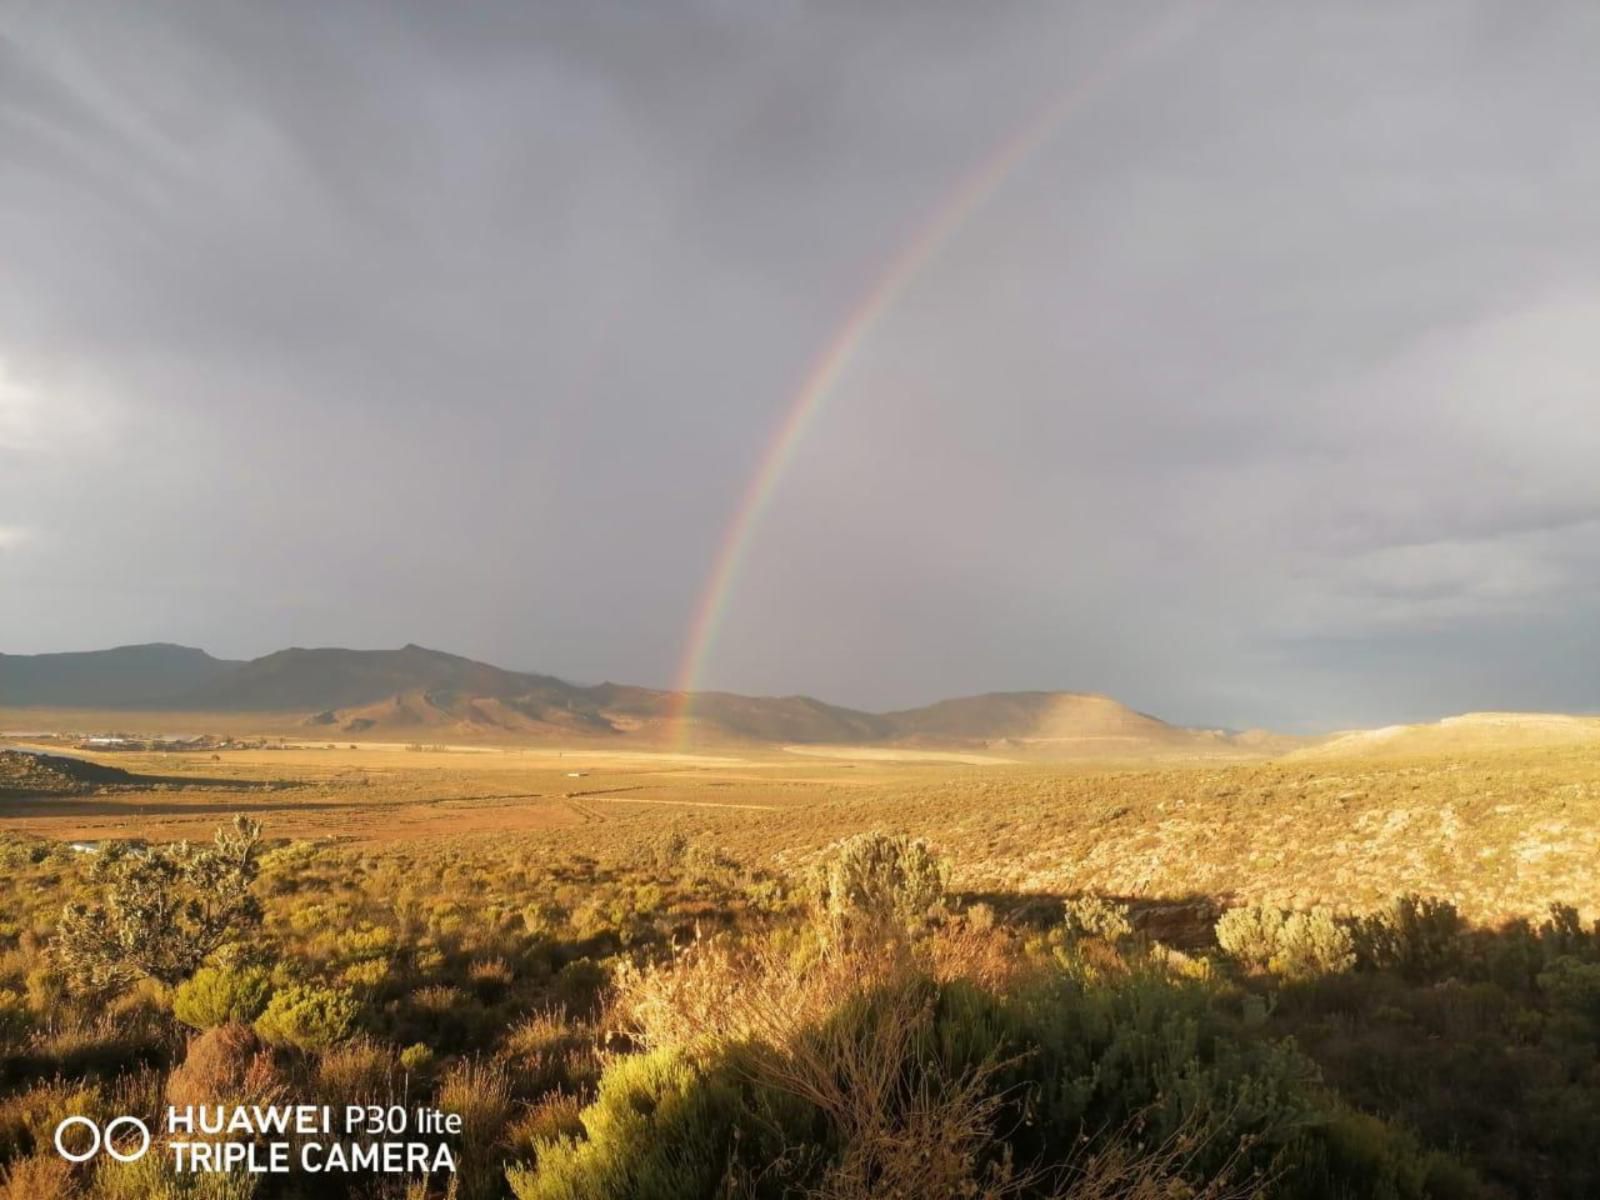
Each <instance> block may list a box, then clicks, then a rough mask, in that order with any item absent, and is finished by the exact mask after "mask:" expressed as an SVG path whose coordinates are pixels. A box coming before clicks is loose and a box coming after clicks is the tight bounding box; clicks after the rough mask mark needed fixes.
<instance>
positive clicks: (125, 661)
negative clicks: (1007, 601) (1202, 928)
mask: <svg viewBox="0 0 1600 1200" xmlns="http://www.w3.org/2000/svg"><path fill="white" fill-rule="evenodd" d="M10 664H21V665H20V666H10ZM0 665H4V666H8V667H9V669H8V673H7V674H6V675H5V676H3V678H4V679H5V680H6V681H7V682H8V687H7V688H6V690H5V693H4V695H3V697H0V703H3V704H4V705H7V706H11V707H16V708H26V707H46V706H50V707H57V708H84V709H98V710H125V711H139V710H143V711H146V712H151V713H153V712H155V711H157V710H161V711H165V712H170V713H182V714H185V716H184V718H183V723H184V725H185V727H188V726H190V725H192V724H193V723H194V722H193V720H192V715H193V714H205V713H214V714H219V715H220V714H248V713H261V714H275V715H276V716H277V717H278V718H280V719H282V718H283V717H285V716H287V717H289V718H290V719H291V720H298V721H299V722H300V723H301V724H302V725H303V726H304V727H306V728H308V729H312V730H317V731H326V732H327V733H328V734H335V733H338V734H347V735H362V734H364V735H372V736H384V737H389V738H393V739H396V740H399V739H406V740H413V739H426V740H430V741H433V740H449V739H456V738H463V739H475V738H489V739H517V740H521V739H527V740H534V741H537V740H557V739H566V738H573V737H578V738H584V739H588V738H600V739H606V740H615V739H621V738H626V739H630V740H633V741H636V742H639V743H641V744H660V743H664V742H668V741H679V740H685V739H686V740H688V741H692V742H695V743H703V744H718V743H732V744H750V743H756V744H767V745H788V744H796V745H835V746H841V745H842V746H871V745H877V746H885V747H895V746H904V747H915V748H930V747H939V746H945V747H952V748H960V749H974V748H976V749H983V750H996V749H999V750H1004V751H1006V752H1007V753H1021V754H1024V755H1027V756H1032V757H1043V758H1076V757H1133V756H1140V755H1145V754H1150V753H1178V754H1202V755H1212V754H1218V753H1225V754H1251V755H1253V756H1261V755H1265V754H1269V753H1273V752H1277V751H1281V749H1283V748H1284V747H1283V746H1282V745H1280V744H1279V742H1278V741H1276V740H1274V739H1272V738H1271V737H1270V736H1263V735H1250V736H1249V737H1234V736H1233V735H1227V734H1220V733H1214V732H1210V731H1204V730H1191V729H1183V728H1180V727H1177V726H1173V725H1169V724H1167V723H1166V722H1164V721H1161V720H1158V719H1157V718H1155V717H1152V716H1149V715H1146V714H1144V713H1140V712H1136V711H1134V710H1133V709H1131V708H1129V707H1127V706H1126V705H1124V704H1121V703H1119V702H1117V701H1116V700H1113V699H1111V698H1110V697H1107V696H1099V695H1089V694H1083V693H1076V692H1003V693H990V694H987V695H981V696H970V697H965V698H961V699H954V700H944V701H940V702H939V703H936V704H931V705H928V706H926V707H923V708H916V709H907V710H904V711H900V712H891V713H883V714H876V713H868V712H861V711H858V710H855V709H849V708H843V707H840V706H838V705H832V704H828V703H825V702H824V701H821V700H817V699H814V698H812V697H809V696H742V695H737V694H734V693H731V692H701V693H696V694H695V695H694V696H693V697H692V698H691V699H690V701H689V702H688V703H687V704H685V698H684V696H683V695H682V694H681V693H677V692H670V691H663V690H658V689H653V688H644V687H634V686H629V685H625V684H614V683H602V684H598V685H595V686H582V685H579V684H573V683H568V682H566V681H564V680H561V679H557V678H555V677H553V676H549V675H540V674H534V673H531V672H524V671H508V670H505V669H503V668H501V667H496V666H493V665H491V664H489V663H484V662H478V661H476V660H473V659H469V658H464V657H462V656H460V655H456V654H447V653H444V652H442V651H438V650H429V649H426V648H424V647H422V646H417V645H407V646H403V647H401V648H400V649H398V650H345V649H339V648H331V647H330V648H322V649H303V648H299V647H296V648H292V649H288V650H280V651H278V652H276V653H273V654H268V655H265V656H264V657H261V658H257V659H253V660H251V661H249V662H242V663H241V662H226V661H223V660H220V659H214V658H212V657H210V656H209V655H207V654H205V652H204V651H200V650H191V649H188V648H185V647H179V646H135V647H124V648H122V649H118V650H109V651H103V652H98V653H94V652H91V653H86V654H63V655H41V656H37V657H36V658H32V659H29V658H22V657H17V656H12V657H10V658H0ZM685 723H686V724H685ZM1251 737H1254V738H1255V740H1254V741H1251V740H1250V738H1251Z"/></svg>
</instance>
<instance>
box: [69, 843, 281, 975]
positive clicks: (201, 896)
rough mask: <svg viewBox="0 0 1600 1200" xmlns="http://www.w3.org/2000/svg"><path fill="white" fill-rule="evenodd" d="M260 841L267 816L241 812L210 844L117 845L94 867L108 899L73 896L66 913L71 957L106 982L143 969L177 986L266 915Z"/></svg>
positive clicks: (78, 969) (81, 970) (79, 970)
mask: <svg viewBox="0 0 1600 1200" xmlns="http://www.w3.org/2000/svg"><path fill="white" fill-rule="evenodd" d="M260 840H261V825H260V823H259V822H257V821H252V820H250V819H248V818H246V817H243V816H240V817H237V818H235V820H234V823H233V829H232V831H231V832H230V831H229V830H228V829H227V828H226V827H224V828H222V829H219V830H217V835H216V838H215V840H214V841H213V843H212V844H211V845H210V846H205V847H201V846H193V845H191V844H190V843H188V842H179V843H177V844H176V845H171V846H158V847H154V848H152V849H149V850H144V851H138V850H134V849H133V848H131V847H129V846H128V845H127V844H126V843H117V844H114V845H112V846H110V847H108V848H107V849H106V850H105V851H104V852H103V853H102V854H100V855H99V856H98V857H97V858H96V861H95V864H94V868H93V870H92V872H91V879H92V880H93V881H94V882H95V883H97V884H99V885H101V887H102V889H103V892H104V903H102V904H96V905H86V904H81V903H73V904H69V905H67V907H66V909H65V910H64V911H63V912H62V915H61V931H60V938H59V942H58V945H59V949H60V953H61V956H62V959H63V960H64V961H65V962H66V963H67V965H68V966H69V968H71V970H72V971H73V972H74V973H75V974H77V975H78V976H79V977H81V978H83V979H85V980H86V981H88V982H89V983H90V984H91V985H93V986H96V987H102V986H119V987H120V986H126V985H127V984H128V983H129V982H131V981H132V980H133V979H136V978H138V977H139V976H141V975H142V976H147V977H149V978H151V979H156V980H159V981H160V982H162V983H165V984H168V985H172V984H176V983H179V982H180V981H182V980H184V979H187V978H188V977H189V976H190V975H192V974H194V972H195V971H196V970H198V969H199V968H200V966H201V964H203V963H204V962H205V960H206V959H207V958H208V957H210V956H211V954H212V953H213V952H215V951H216V950H217V949H218V948H220V947H221V946H223V945H224V944H225V943H227V942H229V941H231V940H234V939H236V938H238V937H240V936H242V935H243V934H244V933H245V932H246V931H247V930H249V929H251V928H253V927H255V926H256V925H258V924H260V922H261V905H260V902H259V901H257V900H256V898H255V896H254V895H252V894H251V891H250V886H251V884H252V883H254V882H255V878H256V875H257V873H258V871H259V869H260V868H259V864H258V862H257V858H256V852H257V847H258V843H259V842H260Z"/></svg>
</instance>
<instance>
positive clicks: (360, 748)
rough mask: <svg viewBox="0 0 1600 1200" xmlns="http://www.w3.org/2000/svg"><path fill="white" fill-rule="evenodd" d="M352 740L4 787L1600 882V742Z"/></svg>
mask: <svg viewBox="0 0 1600 1200" xmlns="http://www.w3.org/2000/svg"><path fill="white" fill-rule="evenodd" d="M349 746H350V744H349V743H343V744H340V745H338V746H337V747H335V748H331V749H330V748H327V745H326V744H325V743H318V744H310V743H307V744H301V745H294V744H291V745H289V746H288V748H286V749H281V750H278V749H274V750H244V751H230V752H226V753H222V754H217V755H212V754H196V755H187V754H128V753H115V754H101V755H93V754H82V753H79V756H80V757H83V758H85V759H87V760H90V761H94V762H98V763H101V764H104V765H107V766H113V767H120V768H122V769H124V770H127V771H130V772H133V773H135V774H137V775H140V776H143V777H147V778H150V779H152V780H154V781H155V782H152V783H151V784H150V785H149V786H148V787H138V788H132V789H115V790H109V791H104V792H100V793H91V794H87V795H78V796H58V797H28V796H26V795H18V794H8V793H6V792H5V791H3V790H0V821H4V824H5V827H6V828H7V829H10V830H12V831H15V832H20V833H28V834H37V835H40V836H44V837H50V838H55V839H62V840H77V841H95V840H100V839H106V838H121V837H135V838H145V839H150V840H158V841H159V840H172V839H177V838H190V839H204V838H206V837H208V836H209V835H210V831H211V830H212V829H213V828H214V827H215V826H216V825H217V823H218V822H219V821H222V820H225V819H229V818H231V817H232V816H234V815H235V814H243V815H246V816H250V817H253V818H256V819H258V820H260V821H262V822H263V824H264V825H265V826H266V828H267V830H268V832H269V834H270V835H271V836H273V837H284V838H310V839H329V840H333V841H337V842H341V843H350V844H357V845H361V844H369V843H387V842H394V841H417V840H424V839H436V838H447V839H471V838H474V837H488V838H491V839H496V840H498V839H502V838H505V837H508V836H513V837H522V836H528V837H542V838H548V839H550V840H551V844H552V846H557V847H560V848H563V849H566V850H570V851H572V852H575V853H576V852H583V853H597V852H608V851H615V850H618V849H624V848H626V847H627V845H628V844H629V843H630V842H631V841H638V842H645V841H648V840H649V839H651V838H652V837H654V836H656V835H657V833H659V831H660V830H662V829H664V828H683V829H687V830H689V831H691V832H693V833H694V835H695V836H698V837H703V838H706V839H708V840H710V841H713V842H715V843H716V844H717V845H718V846H720V847H722V848H724V849H726V850H727V851H728V852H730V853H734V854H738V855H740V856H742V857H745V858H748V859H750V860H751V861H757V862H761V863H763V864H765V865H782V864H785V863H792V862H795V861H798V860H800V859H803V858H804V857H805V856H806V855H807V854H809V853H811V852H813V851H815V850H817V849H819V848H820V847H822V846H824V845H826V844H828V843H830V842H832V841H834V840H836V839H837V838H839V837H842V836H846V835H849V834H852V833H858V832H861V831H863V830H867V829H891V830H895V831H898V832H905V833H909V834H913V835H916V836H920V837H925V838H927V839H929V841H930V842H932V843H933V844H934V845H936V846H938V847H940V848H941V850H942V851H943V852H944V853H945V854H947V856H948V857H949V858H950V860H951V863H952V865H953V869H954V872H955V875H954V878H955V882H956V883H957V884H958V885H959V886H963V887H966V888H969V889H971V890H975V891H1001V890H1003V891H1010V892H1018V893H1032V892H1041V893H1071V892H1079V891H1098V892H1104V893H1107V894H1113V895H1118V896H1124V897H1135V898H1141V897H1142V898H1159V897H1184V896H1194V895H1202V896H1208V897H1212V898H1215V899H1217V900H1219V901H1226V902H1235V901H1249V902H1267V903H1273V904H1278V905H1280V906H1282V907H1285V908H1303V907H1310V906H1313V905H1319V904H1321V905H1329V906H1333V907H1336V908H1362V907H1367V906H1371V905H1372V904H1375V903H1379V902H1382V901H1383V900H1384V899H1386V898H1387V897H1389V896H1391V895H1393V894H1395V893H1396V892H1397V891H1400V890H1405V889H1411V890H1419V891H1422V892H1425V893H1427V894H1430V895H1437V896H1442V897H1445V898H1447V899H1449V900H1451V901H1452V902H1453V903H1455V904H1456V905H1457V906H1458V907H1459V908H1460V909H1461V910H1462V912H1463V913H1465V914H1467V915H1469V916H1471V917H1473V918H1474V919H1481V920H1495V919H1500V918H1504V917H1511V916H1529V915H1534V914H1537V913H1539V912H1542V911H1543V909H1544V907H1545V906H1546V905H1547V904H1548V903H1550V902H1551V901H1566V902H1571V903H1575V904H1578V905H1580V906H1582V905H1584V904H1586V903H1593V901H1592V900H1590V897H1592V896H1594V895H1595V894H1596V892H1597V890H1600V888H1597V884H1600V878H1597V876H1600V755H1597V754H1596V753H1595V752H1594V751H1593V750H1592V749H1590V748H1588V747H1576V748H1574V747H1563V746H1554V747H1535V748H1532V749H1517V750H1510V751H1501V750H1493V751H1483V752H1479V753H1478V754H1476V755H1472V754H1453V755H1450V756H1439V757H1431V758H1427V757H1411V758H1381V759H1372V758H1353V759H1345V760H1339V759H1327V758H1317V759H1315V760H1307V761H1297V760H1293V759H1291V760H1288V761H1268V762H1257V763H1245V764H1236V765H1226V766H1215V765H1207V764H1188V765H1182V766H1165V765H1163V766H1160V767H1156V768H1151V767H1139V766H1121V767H1107V766H1105V765H1093V764H1077V765H1073V766H1070V767H1064V766H1060V765H1056V766H1050V767H1042V766H1037V765H1024V764H1007V763H1003V762H985V763H982V764H981V765H980V764H979V762H977V761H974V760H972V759H971V758H970V757H962V756H954V755H952V756H949V759H951V760H954V761H938V760H935V761H927V760H926V759H924V758H917V757H915V756H911V755H909V754H908V755H906V756H904V757H900V756H898V755H897V756H893V757H891V756H889V755H888V753H887V752H885V751H883V750H881V749H877V748H867V749H864V750H861V751H859V752H857V753H855V754H851V753H850V751H849V750H848V748H842V747H831V748H828V750H827V752H826V754H825V756H817V755H812V754H805V755H796V754H793V753H789V752H786V751H783V750H771V751H765V752H757V753H748V754H746V755H744V756H736V755H734V754H719V755H705V756H696V755H686V754H670V753H660V754H652V753H647V752H624V753H615V752H613V753H605V752H599V751H592V750H579V751H576V752H574V751H562V750H548V749H543V748H522V749H515V748H485V747H471V746H464V747H457V748H449V749H443V748H440V749H426V750H418V749H414V748H413V749H407V748H406V747H405V746H404V745H402V744H399V743H372V744H358V745H357V746H356V748H355V749H350V748H349ZM75 753H76V752H75ZM246 789H248V790H246Z"/></svg>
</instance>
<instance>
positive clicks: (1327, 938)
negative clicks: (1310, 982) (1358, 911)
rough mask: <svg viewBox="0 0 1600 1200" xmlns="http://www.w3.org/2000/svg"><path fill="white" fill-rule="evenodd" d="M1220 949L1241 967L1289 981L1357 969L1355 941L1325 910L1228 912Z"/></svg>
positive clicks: (1220, 926) (1221, 922) (1219, 932)
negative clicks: (1271, 974) (1269, 972)
mask: <svg viewBox="0 0 1600 1200" xmlns="http://www.w3.org/2000/svg"><path fill="white" fill-rule="evenodd" d="M1216 937H1217V945H1218V946H1220V947H1221V948H1222V951H1223V953H1224V954H1226V955H1228V956H1229V957H1230V958H1232V959H1233V960H1234V961H1235V962H1237V963H1239V964H1240V965H1241V966H1243V967H1245V968H1246V969H1248V970H1252V971H1271V972H1273V973H1274V974H1275V975H1281V976H1283V977H1284V978H1285V979H1315V978H1317V977H1318V976H1321V975H1334V974H1337V973H1339V972H1340V971H1348V970H1350V969H1351V968H1352V967H1354V966H1355V965H1356V941H1355V937H1354V935H1353V934H1352V933H1351V932H1350V930H1349V929H1348V928H1347V927H1346V926H1345V925H1344V924H1343V923H1341V922H1340V921H1339V920H1338V919H1337V918H1336V917H1335V916H1334V915H1333V914H1332V913H1331V912H1329V911H1328V910H1327V909H1325V908H1313V909H1311V910H1310V911H1309V912H1292V913H1285V912H1282V911H1280V910H1279V909H1276V908H1272V907H1269V906H1249V907H1245V908H1234V909H1229V910H1228V911H1227V912H1225V913H1223V914H1222V916H1221V917H1220V918H1218V920H1217V924H1216Z"/></svg>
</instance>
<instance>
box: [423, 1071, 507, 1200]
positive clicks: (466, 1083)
mask: <svg viewBox="0 0 1600 1200" xmlns="http://www.w3.org/2000/svg"><path fill="white" fill-rule="evenodd" d="M437 1103H438V1106H439V1107H440V1108H441V1109H443V1110H444V1111H445V1112H451V1113H456V1114H458V1115H459V1116H460V1117H461V1144H460V1152H459V1154H458V1155H457V1159H456V1163H457V1170H458V1172H459V1174H458V1175H457V1177H456V1178H457V1180H458V1181H459V1182H458V1187H459V1189H460V1193H459V1194H460V1196H461V1200H483V1198H487V1197H497V1196H499V1195H501V1194H502V1191H501V1186H500V1185H501V1180H502V1178H503V1172H502V1157H501V1155H500V1154H497V1153H496V1152H495V1151H496V1149H497V1147H499V1146H500V1143H501V1138H502V1136H503V1135H504V1133H505V1129H506V1123H507V1122H508V1121H509V1120H510V1118H511V1082H510V1080H509V1079H508V1078H507V1076H506V1071H505V1068H504V1067H503V1066H501V1065H500V1064H498V1063H492V1062H474V1061H466V1062H460V1063H457V1064H456V1065H455V1066H453V1067H451V1068H450V1070H449V1071H447V1072H446V1073H445V1076H444V1078H443V1079H441V1080H440V1081H439V1094H438V1097H437Z"/></svg>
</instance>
